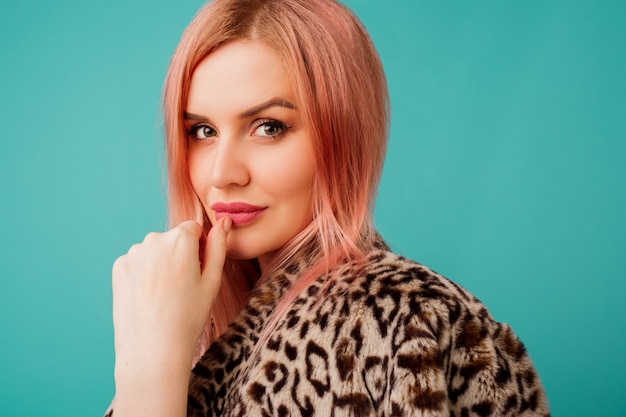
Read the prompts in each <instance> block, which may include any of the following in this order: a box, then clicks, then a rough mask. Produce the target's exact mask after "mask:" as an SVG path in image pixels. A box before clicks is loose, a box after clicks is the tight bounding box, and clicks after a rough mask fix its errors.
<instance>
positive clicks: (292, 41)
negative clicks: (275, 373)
mask: <svg viewBox="0 0 626 417" xmlns="http://www.w3.org/2000/svg"><path fill="white" fill-rule="evenodd" d="M236 39H252V40H258V41H260V42H264V43H265V44H266V45H268V46H269V47H271V48H273V49H274V50H275V51H277V53H278V54H279V55H280V56H281V57H282V59H283V64H284V65H286V67H287V69H288V71H289V73H290V74H292V77H293V79H292V82H293V85H294V87H295V91H296V95H297V97H298V103H297V106H298V108H299V109H301V111H302V116H303V120H304V121H305V124H306V127H307V129H308V130H309V132H310V133H311V137H312V138H313V141H314V147H315V163H316V172H317V175H316V178H315V181H314V191H313V196H312V208H313V213H314V217H313V221H312V222H311V224H310V225H309V226H308V227H307V228H305V230H303V231H302V232H301V233H300V234H299V235H297V236H296V237H295V238H294V239H293V240H292V241H291V242H289V243H288V244H287V245H286V246H285V247H284V248H283V249H282V250H281V251H280V252H279V253H278V254H277V255H276V257H275V259H274V260H273V263H272V265H271V266H270V268H269V269H270V270H269V271H266V273H265V276H264V277H263V278H265V277H269V276H272V274H273V273H274V272H275V271H276V270H277V269H279V268H280V267H282V266H285V265H286V264H288V263H289V262H290V261H292V260H293V259H297V258H298V257H301V256H307V257H309V259H307V262H308V264H309V265H311V267H310V269H309V270H308V271H307V272H306V273H305V274H304V275H303V276H301V277H299V278H298V279H297V280H296V282H294V283H293V285H292V286H291V287H290V289H289V290H288V291H287V293H286V294H285V296H284V297H283V298H282V299H281V300H280V302H279V304H278V306H277V309H276V310H275V313H274V315H273V317H272V319H271V320H270V323H269V324H268V325H266V327H265V329H264V331H263V334H262V337H261V340H260V341H259V343H257V346H259V345H260V344H261V343H262V341H263V340H264V339H266V338H267V337H268V335H269V333H270V332H271V331H272V330H273V329H274V328H275V326H276V324H277V322H278V320H279V319H280V317H281V316H282V315H283V314H284V313H285V312H286V311H287V309H288V308H289V306H290V305H291V303H292V302H293V300H294V299H295V298H296V297H297V295H298V294H299V293H300V292H301V291H302V290H303V289H305V288H306V287H307V286H309V285H310V284H311V283H312V282H313V281H315V280H316V279H318V278H319V277H320V276H322V275H324V274H328V275H327V279H328V280H332V279H333V276H332V273H330V274H329V272H330V271H332V270H333V269H335V268H336V267H337V266H338V265H339V264H340V263H342V262H345V261H347V260H350V261H359V260H360V259H362V257H363V254H364V253H366V252H367V251H368V250H369V249H371V247H372V244H373V234H374V233H373V226H372V212H373V206H374V200H375V196H376V189H377V186H378V181H379V179H380V175H381V171H382V166H383V161H384V155H385V148H386V142H387V136H388V124H389V100H388V95H387V86H386V81H385V76H384V72H383V68H382V65H381V62H380V59H379V57H378V54H377V52H376V50H375V48H374V46H373V44H372V42H371V40H370V38H369V36H368V34H367V32H366V31H365V29H364V28H363V26H362V24H361V23H360V22H359V20H358V19H357V18H356V17H355V16H354V15H353V14H352V13H351V12H350V11H349V10H348V9H347V8H345V7H344V6H342V5H341V4H339V3H337V2H335V1H332V0H214V1H212V2H210V3H208V4H207V5H205V6H204V7H203V8H202V9H200V11H199V12H198V13H197V15H196V17H195V18H194V19H193V21H192V22H191V23H190V25H189V26H188V28H187V29H186V30H185V32H184V34H183V36H182V38H181V40H180V43H179V45H178V47H177V49H176V51H175V53H174V55H173V57H172V59H171V63H170V67H169V71H168V74H167V78H166V81H165V88H164V99H163V100H164V120H165V131H166V150H167V158H168V190H169V198H168V200H169V221H170V226H175V225H177V224H179V223H180V222H182V221H184V220H187V219H195V220H196V221H198V222H200V223H201V224H203V225H204V228H205V231H208V230H209V229H210V227H211V225H210V223H209V220H208V219H207V217H206V215H205V214H204V211H203V209H202V205H201V204H200V202H199V200H198V198H197V196H196V195H195V193H194V190H193V188H192V187H191V182H190V179H189V170H188V166H187V134H186V132H185V128H184V124H183V113H184V111H185V106H186V102H187V97H188V93H189V85H190V80H191V76H192V74H193V71H194V69H195V67H196V66H197V65H198V63H199V62H200V61H201V60H202V59H203V58H204V57H206V56H207V55H208V54H210V53H211V52H212V51H214V50H215V49H217V48H219V47H220V45H223V44H225V43H226V42H229V41H232V40H236ZM260 279H261V277H260V272H259V270H258V267H257V264H256V261H255V260H251V261H235V260H230V259H229V260H227V264H226V265H225V269H224V279H223V280H222V288H221V289H220V293H219V294H218V298H217V300H216V302H215V305H214V307H213V310H212V314H211V319H210V320H209V324H208V325H207V328H206V329H205V334H204V336H203V338H201V340H200V341H199V344H198V348H197V351H196V357H195V360H196V361H197V360H198V359H199V357H200V356H201V355H202V353H203V352H204V350H205V349H206V348H207V347H208V344H209V343H210V342H211V341H212V340H214V339H215V338H216V337H217V336H219V334H221V333H222V332H223V331H224V330H225V328H226V327H227V326H228V325H229V323H230V322H232V321H233V320H234V319H235V317H236V316H237V315H238V314H239V312H240V311H241V310H242V309H243V308H244V306H245V303H246V301H247V299H248V297H249V293H250V290H251V288H252V287H253V286H254V285H255V284H256V283H257V282H258V281H259V280H260Z"/></svg>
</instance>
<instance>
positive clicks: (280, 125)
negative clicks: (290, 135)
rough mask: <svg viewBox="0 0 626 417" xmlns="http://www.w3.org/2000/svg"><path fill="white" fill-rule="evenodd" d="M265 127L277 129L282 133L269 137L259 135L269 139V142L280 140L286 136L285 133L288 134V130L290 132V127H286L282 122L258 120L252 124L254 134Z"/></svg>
mask: <svg viewBox="0 0 626 417" xmlns="http://www.w3.org/2000/svg"><path fill="white" fill-rule="evenodd" d="M263 126H267V127H273V128H275V129H279V130H280V132H278V133H276V134H275V135H267V136H262V135H259V137H262V138H267V139H268V140H277V139H280V138H281V137H283V136H284V135H285V133H287V130H289V126H287V125H285V124H284V123H283V122H281V121H279V120H274V119H259V120H256V121H255V122H254V123H253V124H252V132H256V130H257V129H258V128H260V127H263Z"/></svg>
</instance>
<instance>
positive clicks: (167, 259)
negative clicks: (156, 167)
mask: <svg viewBox="0 0 626 417" xmlns="http://www.w3.org/2000/svg"><path fill="white" fill-rule="evenodd" d="M231 224H232V223H231V220H230V219H229V218H224V219H223V220H221V221H220V222H217V223H216V225H215V226H214V227H213V228H212V229H211V231H210V232H209V234H208V236H207V238H206V245H204V250H203V253H202V254H200V253H199V251H200V250H201V244H200V242H201V241H202V240H203V239H204V237H203V234H202V227H201V226H200V225H199V224H198V223H196V222H194V221H187V222H184V223H181V224H180V225H179V226H177V227H175V228H173V229H171V230H169V231H168V232H165V233H150V234H148V235H147V236H146V237H145V239H144V241H143V242H142V243H141V244H137V245H134V246H132V247H131V248H130V250H129V251H128V253H127V254H126V255H123V256H121V257H120V258H119V259H117V261H116V262H115V264H114V265H113V326H114V332H115V354H116V369H115V372H116V374H118V373H124V374H128V373H130V374H133V375H135V376H136V375H137V374H138V373H139V374H141V373H142V372H144V371H146V372H150V370H154V369H155V368H160V369H163V368H170V369H172V368H175V369H181V368H182V369H186V371H187V372H188V371H190V370H191V361H192V356H193V352H194V348H195V345H196V343H197V340H198V337H199V336H200V334H201V332H202V329H203V328H204V326H205V325H206V322H207V319H208V317H209V314H210V311H211V307H212V305H213V302H214V300H215V297H216V295H217V293H218V291H219V287H220V282H221V279H222V269H223V266H224V259H225V256H226V237H227V234H228V232H229V231H230V228H231Z"/></svg>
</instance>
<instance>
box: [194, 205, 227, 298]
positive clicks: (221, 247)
mask: <svg viewBox="0 0 626 417" xmlns="http://www.w3.org/2000/svg"><path fill="white" fill-rule="evenodd" d="M232 224H233V223H232V220H231V219H230V217H224V218H222V219H220V221H218V222H217V223H216V224H215V225H214V226H213V227H212V228H211V230H210V231H209V234H208V235H207V237H206V245H205V247H204V254H203V256H204V260H203V262H202V264H203V269H202V271H201V274H202V280H203V281H205V282H206V283H207V284H209V285H210V286H213V285H217V288H219V283H220V282H221V280H222V270H223V269H224V260H225V259H226V247H227V246H226V238H227V237H228V233H229V232H230V229H231V228H232ZM215 292H216V293H217V289H216V291H215Z"/></svg>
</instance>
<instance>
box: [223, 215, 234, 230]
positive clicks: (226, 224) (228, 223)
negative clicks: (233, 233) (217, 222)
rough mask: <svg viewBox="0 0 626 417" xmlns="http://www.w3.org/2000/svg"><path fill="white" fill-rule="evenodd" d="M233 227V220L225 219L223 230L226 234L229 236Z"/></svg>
mask: <svg viewBox="0 0 626 417" xmlns="http://www.w3.org/2000/svg"><path fill="white" fill-rule="evenodd" d="M232 227H233V220H232V219H231V218H230V217H224V222H223V223H222V230H224V233H226V234H228V232H230V229H231V228H232Z"/></svg>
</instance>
